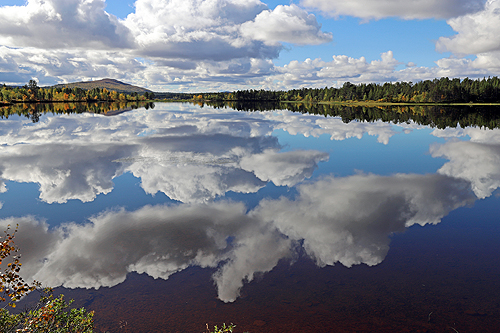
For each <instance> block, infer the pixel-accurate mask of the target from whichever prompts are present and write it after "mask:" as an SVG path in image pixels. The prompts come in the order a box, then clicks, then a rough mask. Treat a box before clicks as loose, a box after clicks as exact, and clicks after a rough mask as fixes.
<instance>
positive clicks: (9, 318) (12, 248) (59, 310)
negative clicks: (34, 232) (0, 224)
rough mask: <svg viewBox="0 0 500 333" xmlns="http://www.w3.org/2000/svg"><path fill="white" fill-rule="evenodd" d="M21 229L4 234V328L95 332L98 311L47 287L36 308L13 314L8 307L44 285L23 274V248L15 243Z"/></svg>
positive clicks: (0, 274) (0, 254)
mask: <svg viewBox="0 0 500 333" xmlns="http://www.w3.org/2000/svg"><path fill="white" fill-rule="evenodd" d="M16 232H17V229H16V230H14V232H13V233H9V229H7V230H6V231H5V235H4V236H3V237H0V264H2V262H3V265H2V267H3V268H4V269H3V271H0V301H2V302H3V304H5V305H4V307H3V308H0V332H1V333H11V332H37V333H38V332H40V333H45V332H46V333H49V332H52V333H59V332H60V333H63V332H64V333H66V332H74V333H92V332H93V328H94V320H93V317H94V313H93V312H89V311H87V310H85V309H84V308H81V309H72V308H70V305H71V301H70V302H66V301H65V300H64V296H63V295H61V296H59V297H57V298H54V297H53V296H52V291H51V290H50V289H44V290H43V291H42V292H41V293H42V294H41V297H40V300H39V301H38V303H37V305H36V306H35V308H33V309H30V310H25V311H22V312H21V313H18V314H13V313H11V312H10V311H9V310H8V307H11V308H15V307H16V302H17V301H18V300H20V299H21V298H22V297H24V296H25V295H27V294H28V293H29V292H33V291H35V290H39V289H40V283H38V282H36V281H34V282H33V283H27V282H26V281H24V280H23V278H22V277H21V276H20V274H19V273H20V270H21V266H22V264H21V262H20V255H17V254H16V253H17V252H18V251H19V249H18V248H17V247H16V245H15V244H14V237H15V233H16Z"/></svg>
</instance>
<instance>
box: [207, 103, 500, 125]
mask: <svg viewBox="0 0 500 333" xmlns="http://www.w3.org/2000/svg"><path fill="white" fill-rule="evenodd" d="M206 104H207V105H209V106H213V107H216V108H226V107H229V108H233V109H235V110H240V111H271V110H277V109H282V110H289V111H293V112H301V113H312V114H321V115H324V116H325V117H326V116H332V117H341V118H342V120H343V121H344V122H345V123H348V122H350V121H353V120H358V121H368V122H372V121H377V120H382V121H386V122H389V121H391V122H394V123H403V122H408V121H413V122H415V123H417V124H420V125H429V126H431V127H437V128H446V127H457V126H459V125H460V126H461V127H467V126H480V127H486V128H499V127H500V107H499V106H422V105H408V106H401V105H390V106H377V107H365V106H345V105H339V104H318V103H279V102H275V103H273V102H267V103H258V102H252V103H243V102H208V103H206Z"/></svg>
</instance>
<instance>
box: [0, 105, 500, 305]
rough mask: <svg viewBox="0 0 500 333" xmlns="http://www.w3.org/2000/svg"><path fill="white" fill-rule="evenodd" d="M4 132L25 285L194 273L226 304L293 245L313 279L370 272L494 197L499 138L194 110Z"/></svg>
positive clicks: (51, 120) (6, 206)
mask: <svg viewBox="0 0 500 333" xmlns="http://www.w3.org/2000/svg"><path fill="white" fill-rule="evenodd" d="M179 109H180V110H179ZM302 120H303V121H302ZM8 125H9V126H7V125H6V123H1V124H0V133H1V134H2V136H1V137H0V140H2V142H1V144H3V145H2V146H1V147H0V156H1V160H0V172H1V175H2V177H3V179H4V182H5V185H6V188H5V189H4V190H3V191H4V193H0V201H1V202H2V203H3V207H2V208H1V209H0V215H1V216H2V218H4V219H3V220H1V221H0V222H1V224H2V225H7V224H11V225H15V224H16V223H19V224H20V226H21V227H20V228H21V229H20V232H19V236H18V243H19V246H20V247H21V248H22V249H23V250H25V251H26V252H25V255H24V257H23V258H24V260H25V262H26V265H25V266H26V267H29V268H27V269H26V274H28V275H29V276H30V278H36V279H39V280H40V281H42V282H43V283H45V284H48V285H54V286H56V285H64V286H67V287H99V286H112V285H115V284H117V283H119V282H121V281H123V280H124V279H125V277H126V274H127V273H128V272H131V271H135V272H140V273H143V272H144V273H147V274H149V275H151V276H154V277H161V278H168V277H169V276H170V275H171V274H173V273H175V272H177V271H180V270H183V269H185V268H186V267H189V266H193V265H195V266H201V267H213V268H217V272H216V273H215V275H214V280H215V282H216V285H217V289H218V293H219V297H220V298H221V299H222V300H225V301H232V300H234V299H235V298H236V297H237V296H238V295H239V289H240V288H241V287H242V286H243V284H244V282H245V281H250V280H252V279H253V277H254V275H255V274H256V273H259V272H267V271H270V270H272V269H273V267H275V266H276V264H277V262H278V260H280V259H282V258H292V257H294V255H296V250H297V247H298V246H299V247H303V249H304V251H305V252H306V253H307V255H309V256H310V257H311V258H313V259H314V260H315V261H316V263H317V264H318V265H320V266H324V265H333V264H335V263H341V264H343V265H345V266H348V267H350V266H352V265H357V264H362V263H363V264H367V265H376V264H379V263H380V262H382V260H383V259H384V258H385V255H386V254H387V251H388V249H389V245H390V236H391V235H392V234H394V233H398V232H403V231H404V230H405V229H406V228H408V227H410V226H412V225H426V224H438V223H440V221H441V219H442V218H444V217H445V216H447V215H448V214H449V213H450V212H453V211H454V210H456V209H458V208H460V207H464V206H470V205H471V204H473V203H474V202H475V201H477V199H478V198H485V197H489V196H491V195H492V193H493V192H494V191H495V190H496V189H497V188H498V187H499V186H500V163H499V162H500V139H497V138H498V137H500V136H499V135H498V133H499V131H497V130H493V131H490V130H481V129H455V130H452V129H450V130H445V131H441V132H440V131H438V130H432V129H428V128H423V127H421V126H416V125H414V124H408V125H404V126H396V125H393V124H384V123H382V122H375V123H358V122H353V123H349V124H345V123H343V122H342V121H341V120H339V119H337V118H325V117H323V116H313V115H306V116H304V118H302V117H301V115H300V114H292V113H288V112H284V111H276V112H253V113H245V112H236V111H233V110H213V109H211V108H203V109H199V108H197V107H194V106H189V105H185V104H184V105H178V104H167V105H162V104H160V105H159V106H158V107H157V108H156V109H155V110H152V111H148V112H146V111H145V110H136V111H132V112H128V113H124V114H121V115H117V116H114V117H100V116H93V115H84V116H80V115H72V116H59V117H55V116H46V117H44V118H43V119H42V121H41V122H40V123H37V124H35V125H33V124H28V123H27V122H25V121H15V122H12V121H10V122H9V124H8ZM465 135H466V136H468V137H470V138H471V140H470V141H464V140H460V141H459V140H456V139H454V138H456V137H464V136H465ZM20 143H22V144H20ZM35 184H36V185H35ZM37 197H38V199H37ZM11 217H12V218H11ZM45 220H47V221H48V224H46V222H45ZM72 221H74V222H77V223H71V222H72ZM48 225H51V226H52V227H51V228H48ZM228 239H230V240H231V242H228ZM132 245H133V246H132ZM42 259H44V260H43V261H42ZM23 267H24V266H23Z"/></svg>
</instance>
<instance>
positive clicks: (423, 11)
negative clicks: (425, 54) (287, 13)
mask: <svg viewBox="0 0 500 333" xmlns="http://www.w3.org/2000/svg"><path fill="white" fill-rule="evenodd" d="M300 3H301V4H302V5H304V6H306V7H309V8H316V9H319V10H321V11H323V12H325V13H327V14H329V15H331V16H341V15H348V16H355V17H360V18H363V19H381V18H385V17H401V18H404V19H427V18H438V19H441V18H450V17H456V16H461V15H465V14H468V13H473V12H476V11H478V10H481V9H482V8H483V6H484V3H485V0H412V1H400V0H378V1H372V0H349V1H344V0H301V2H300Z"/></svg>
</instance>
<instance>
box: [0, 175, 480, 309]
mask: <svg viewBox="0 0 500 333" xmlns="http://www.w3.org/2000/svg"><path fill="white" fill-rule="evenodd" d="M474 200H475V196H474V195H473V194H472V192H471V191H470V188H469V184H468V183H467V182H466V181H464V180H459V179H456V178H453V177H448V176H445V175H440V174H434V175H404V174H399V175H394V176H388V177H382V176H377V175H355V176H350V177H345V178H333V177H326V178H324V179H321V180H318V181H315V182H312V183H309V184H303V185H300V186H298V195H297V197H296V198H295V199H294V200H291V199H287V198H280V199H277V200H263V201H261V202H260V204H259V205H258V206H257V207H256V208H255V209H254V210H252V211H249V212H247V209H246V207H245V206H244V205H243V204H241V203H234V202H227V201H222V202H217V203H214V202H212V203H207V204H177V205H172V206H163V205H159V206H145V207H143V208H141V209H139V210H137V211H132V212H130V211H125V210H115V211H106V212H103V213H101V214H99V215H97V216H94V217H92V218H90V221H89V222H88V223H86V224H75V223H66V224H62V225H60V226H59V227H57V228H54V229H52V230H49V229H48V227H47V225H46V224H45V223H44V222H43V221H39V220H36V219H34V218H32V217H26V218H22V219H15V218H11V219H5V220H2V221H1V222H0V224H1V225H2V226H3V227H5V226H6V225H7V224H11V225H13V224H15V223H19V224H20V230H19V233H18V236H17V240H16V243H17V244H18V245H19V246H20V247H21V248H22V249H23V253H25V255H24V257H23V259H24V262H25V266H26V267H30V269H29V270H27V271H26V272H25V273H27V274H29V277H28V278H30V279H31V278H35V279H37V280H39V281H41V282H42V283H44V284H47V285H51V286H59V285H62V286H65V287H70V288H73V287H84V288H98V287H101V286H113V285H116V284H118V283H120V282H122V281H124V280H125V278H126V275H127V273H128V272H132V271H135V272H139V273H147V274H149V275H151V276H153V277H155V278H164V279H166V278H168V277H169V276H170V275H171V274H173V273H175V272H178V271H180V270H183V269H186V268H187V267H189V266H201V267H213V268H217V271H216V273H215V274H214V281H215V283H216V285H217V289H218V294H219V298H220V299H221V300H223V301H226V302H229V301H234V300H235V299H236V298H237V297H238V296H239V291H240V289H241V287H242V286H243V284H244V282H245V281H251V280H252V279H253V277H254V275H255V274H256V273H258V272H267V271H270V270H272V269H273V268H274V267H275V266H276V264H277V263H278V261H279V260H280V259H282V258H289V257H291V256H293V255H294V253H295V251H296V250H297V246H298V244H303V247H304V249H305V251H306V253H307V254H308V255H309V256H310V257H311V258H313V259H315V260H316V262H317V263H318V265H320V266H324V265H334V264H335V263H342V264H343V265H345V266H352V265H355V264H361V263H364V264H367V265H376V264H378V263H380V262H381V261H382V260H383V259H384V257H385V255H386V254H387V251H388V249H389V243H390V238H389V236H390V235H391V234H393V233H395V232H402V231H404V230H405V228H406V227H409V226H411V225H413V224H420V225H424V224H427V223H434V224H435V223H439V222H440V220H441V218H442V217H443V216H445V215H447V214H448V213H449V212H450V211H451V210H453V209H456V208H458V207H461V206H464V205H467V204H471V203H473V202H474ZM35 239H36V242H35V241H34V240H35Z"/></svg>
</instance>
